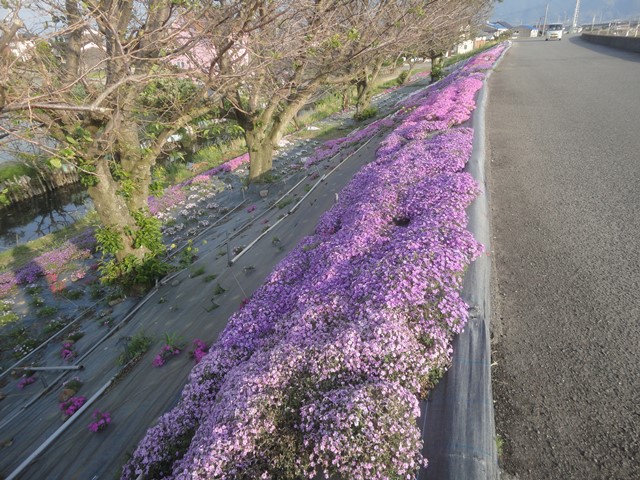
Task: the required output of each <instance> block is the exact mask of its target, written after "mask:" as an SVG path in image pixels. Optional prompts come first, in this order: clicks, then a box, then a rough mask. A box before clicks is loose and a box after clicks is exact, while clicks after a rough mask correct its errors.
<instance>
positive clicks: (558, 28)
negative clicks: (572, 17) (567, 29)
mask: <svg viewBox="0 0 640 480" xmlns="http://www.w3.org/2000/svg"><path fill="white" fill-rule="evenodd" d="M562 29H563V26H562V24H561V23H552V24H551V25H549V26H548V27H547V30H546V32H545V34H544V39H545V40H547V41H548V40H562Z"/></svg>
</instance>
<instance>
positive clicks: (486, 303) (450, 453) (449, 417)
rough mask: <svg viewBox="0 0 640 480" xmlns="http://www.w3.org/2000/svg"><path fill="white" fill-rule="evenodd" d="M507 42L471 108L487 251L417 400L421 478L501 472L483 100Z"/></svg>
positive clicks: (472, 270)
mask: <svg viewBox="0 0 640 480" xmlns="http://www.w3.org/2000/svg"><path fill="white" fill-rule="evenodd" d="M510 47H511V43H510V42H509V44H508V46H507V48H506V49H505V50H504V52H502V54H501V55H500V57H499V58H498V60H497V61H496V63H495V64H494V65H493V67H492V69H491V70H489V71H488V72H487V74H486V76H485V79H484V81H483V87H482V88H481V90H480V93H479V95H478V99H477V101H476V109H475V111H474V113H473V118H472V124H473V128H474V136H473V151H472V154H471V159H470V161H469V163H468V165H467V168H466V171H468V172H469V173H471V174H472V175H473V177H474V178H475V179H476V181H477V182H478V184H479V185H480V189H481V193H480V195H479V196H478V198H477V199H476V200H475V202H473V204H471V206H470V207H469V208H468V209H467V214H468V216H469V224H468V229H469V230H470V231H471V233H472V234H473V236H474V237H475V238H476V240H478V241H479V242H480V243H482V244H483V245H484V246H485V252H486V253H485V254H483V255H482V256H481V257H480V258H478V259H477V260H476V261H475V262H473V263H472V264H471V265H470V266H469V269H468V270H467V272H466V274H465V278H464V286H463V291H462V297H463V299H464V300H465V302H467V304H468V305H469V306H470V311H469V320H468V322H467V325H466V327H465V329H464V331H463V332H462V333H461V334H460V335H458V336H457V337H456V338H455V339H454V341H453V356H452V357H453V358H452V365H451V368H450V369H449V370H448V371H447V373H446V374H445V375H444V377H443V378H442V379H441V380H440V382H439V383H438V385H437V386H436V388H435V389H434V390H433V391H432V392H431V393H430V395H429V398H428V399H427V401H426V402H422V404H421V419H420V421H421V425H420V427H421V430H422V436H423V440H424V449H423V453H424V455H425V456H426V457H427V459H428V460H429V466H428V468H426V469H422V470H421V471H420V473H419V475H418V479H419V480H424V479H437V480H442V479H445V480H457V479H466V480H475V479H478V480H480V479H482V480H484V479H488V480H494V479H497V478H499V467H498V453H497V447H496V441H495V435H496V434H495V423H494V416H493V395H492V391H491V339H490V330H489V323H490V318H491V303H490V295H491V289H490V281H491V259H490V258H489V256H488V253H489V252H490V251H491V242H490V239H491V235H490V226H489V223H490V222H489V202H488V197H487V186H486V179H485V154H486V151H485V106H486V102H487V81H488V79H489V77H490V76H491V73H492V72H493V70H494V69H495V68H497V66H498V65H499V63H500V61H501V60H502V58H503V57H504V55H505V54H506V52H507V51H508V50H509V48H510Z"/></svg>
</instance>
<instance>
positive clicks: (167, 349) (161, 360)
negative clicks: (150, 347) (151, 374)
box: [153, 344, 182, 368]
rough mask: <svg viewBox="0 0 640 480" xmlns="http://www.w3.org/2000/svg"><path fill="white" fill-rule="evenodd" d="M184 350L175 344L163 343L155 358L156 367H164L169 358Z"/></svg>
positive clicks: (154, 364)
mask: <svg viewBox="0 0 640 480" xmlns="http://www.w3.org/2000/svg"><path fill="white" fill-rule="evenodd" d="M181 352H182V350H180V349H179V348H178V347H176V346H173V345H166V344H165V345H163V346H162V348H161V349H160V353H158V354H157V355H156V356H155V358H154V359H153V366H154V367H156V368H159V367H162V366H163V365H164V364H165V363H167V360H169V359H170V358H171V357H174V356H176V355H180V353H181Z"/></svg>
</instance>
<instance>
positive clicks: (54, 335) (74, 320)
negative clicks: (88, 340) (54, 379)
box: [0, 302, 100, 379]
mask: <svg viewBox="0 0 640 480" xmlns="http://www.w3.org/2000/svg"><path fill="white" fill-rule="evenodd" d="M99 303H100V302H96V303H94V304H93V305H90V306H88V307H87V308H86V309H85V310H84V311H83V312H82V313H81V314H80V315H78V316H77V317H76V318H75V319H73V320H72V321H71V322H70V323H68V324H66V325H65V326H64V327H63V328H61V329H60V330H58V331H57V332H56V333H54V334H53V335H51V336H50V337H49V338H47V339H46V340H45V341H44V342H42V343H41V344H40V345H38V346H37V347H36V348H34V349H33V350H31V351H30V352H29V353H27V354H26V355H25V356H24V357H22V358H21V359H20V360H18V361H17V362H16V363H14V364H13V365H11V366H10V367H9V368H7V369H6V370H5V371H4V372H0V379H1V378H3V377H4V376H5V375H7V374H8V373H9V372H10V371H11V370H15V369H16V368H18V366H19V365H20V364H21V363H22V362H24V361H26V360H27V359H29V358H30V357H31V356H32V355H34V354H35V353H36V352H37V351H39V350H40V349H41V348H43V347H44V346H46V345H47V344H48V343H49V342H51V341H52V340H53V339H55V338H56V337H58V336H59V335H60V334H61V333H63V332H64V331H65V330H66V329H68V328H69V327H71V326H72V325H74V324H75V323H76V322H78V321H79V320H81V319H82V318H83V317H84V316H85V315H86V314H87V313H88V312H89V311H90V310H91V309H92V308H93V307H95V306H96V305H98V304H99Z"/></svg>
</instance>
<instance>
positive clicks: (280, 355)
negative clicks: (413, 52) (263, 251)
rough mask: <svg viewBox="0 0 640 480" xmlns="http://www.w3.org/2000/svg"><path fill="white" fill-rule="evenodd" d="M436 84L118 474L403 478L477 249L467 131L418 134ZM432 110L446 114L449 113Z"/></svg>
mask: <svg viewBox="0 0 640 480" xmlns="http://www.w3.org/2000/svg"><path fill="white" fill-rule="evenodd" d="M489 52H491V51H489ZM483 55H485V54H483ZM483 58H484V60H483V61H485V62H489V60H486V58H493V59H494V60H495V58H497V55H495V56H494V55H493V54H490V53H487V54H486V55H485V57H483ZM470 63H471V62H470ZM467 65H469V63H467ZM474 65H475V66H474ZM479 65H484V64H481V63H478V62H476V63H474V64H472V67H473V68H471V67H470V68H469V72H468V75H474V77H473V78H474V79H475V78H476V77H475V75H476V73H475V72H476V71H477V70H476V67H478V66H479ZM478 68H479V67H478ZM459 76H462V75H459ZM456 85H458V87H456V88H455V89H454V90H448V91H447V92H445V93H443V94H442V95H443V100H442V101H443V102H445V103H446V104H447V105H449V106H452V105H453V103H452V102H453V101H450V100H447V98H452V97H448V95H450V94H451V92H453V94H454V95H453V96H459V97H461V98H462V99H463V100H464V101H470V98H472V96H471V95H470V94H469V96H467V93H464V94H463V95H459V93H461V92H466V90H465V88H466V87H465V85H471V82H466V83H465V82H462V83H458V84H456ZM443 86H444V85H443ZM462 87H465V88H462ZM438 91H439V90H437V89H433V90H432V91H431V92H430V93H429V95H427V96H422V97H421V99H414V100H415V104H414V105H413V106H412V107H411V109H413V110H411V109H407V110H406V111H405V112H404V113H403V115H405V117H404V119H405V122H404V123H402V124H401V125H399V126H398V127H397V129H396V130H395V131H394V132H393V133H392V134H391V135H390V136H389V137H388V140H387V142H385V144H384V146H383V147H382V148H381V149H380V150H379V151H378V153H377V156H376V159H375V161H373V162H371V163H370V164H368V165H367V166H365V167H364V168H363V169H362V170H361V171H360V172H359V173H358V174H356V175H355V176H354V178H353V179H352V181H351V182H350V183H349V185H347V187H345V189H344V190H343V191H342V192H341V193H340V196H339V201H338V202H337V203H336V205H335V206H334V207H333V208H332V209H331V210H329V211H328V212H326V213H325V214H324V215H323V216H322V217H321V219H320V220H319V222H318V225H317V227H316V230H315V233H314V234H313V235H311V236H309V237H307V238H305V239H304V240H303V241H302V242H301V243H300V245H298V247H297V248H296V249H294V250H293V251H292V252H291V253H290V254H289V255H287V257H286V258H285V259H284V260H283V261H282V262H281V263H280V264H279V265H278V266H277V267H276V268H275V269H274V270H273V272H272V273H271V274H270V275H269V277H268V278H267V280H266V281H265V283H264V285H263V286H262V287H260V288H259V289H258V290H257V291H256V292H255V293H254V294H253V295H252V297H251V299H250V301H249V302H248V303H247V304H246V305H245V307H244V308H243V309H241V310H239V311H238V312H236V313H235V314H234V315H233V316H232V317H231V318H230V319H229V322H228V325H227V327H226V328H225V330H224V331H223V332H222V333H221V334H220V336H219V338H218V340H217V342H216V343H215V344H214V345H213V346H212V347H211V348H210V350H209V353H208V354H206V355H205V356H204V357H203V358H202V360H201V361H200V363H198V364H197V365H196V366H194V368H193V370H192V372H191V375H190V378H189V381H188V383H187V385H186V386H185V388H184V390H183V392H182V395H181V399H180V401H179V402H178V404H177V406H176V407H175V408H173V409H172V410H171V411H169V412H168V413H166V414H165V415H163V416H162V417H161V418H160V419H159V421H158V424H157V425H155V426H154V427H152V428H151V429H149V431H148V432H147V435H146V436H145V438H144V439H143V440H142V441H141V442H140V444H139V445H138V447H137V449H136V451H135V452H134V454H133V458H132V459H131V460H130V461H129V462H128V463H127V464H126V465H125V466H124V468H123V474H122V478H123V479H132V478H137V477H138V476H140V475H142V476H143V477H145V478H172V479H205V478H221V479H222V478H227V479H231V478H238V476H239V475H240V474H242V476H243V477H245V478H263V479H276V478H285V477H283V476H282V472H283V471H286V472H288V474H287V476H286V478H308V479H314V478H318V477H319V476H323V477H324V478H349V479H363V480H364V479H385V478H390V477H393V478H406V479H413V478H415V474H416V471H417V469H418V468H419V467H420V466H422V465H425V464H426V459H424V458H423V456H422V454H421V448H422V442H421V438H420V431H419V429H418V428H417V427H416V420H417V418H418V416H419V400H420V399H423V398H425V396H426V394H427V392H428V391H429V389H430V388H431V387H432V386H433V380H432V378H433V377H434V376H436V377H437V376H438V375H439V374H441V373H442V372H443V371H444V370H445V369H446V368H447V367H448V365H449V362H450V359H451V353H452V339H453V336H454V335H455V334H456V333H459V332H461V331H462V329H463V327H464V325H465V323H466V321H467V318H468V311H467V310H468V307H467V305H466V304H465V303H464V301H463V300H462V298H461V297H460V290H461V286H462V278H463V273H464V270H465V268H466V267H467V266H468V265H469V263H470V262H471V261H473V260H474V259H475V258H477V257H478V256H479V255H480V254H481V253H482V251H483V248H482V246H481V245H480V244H479V243H478V242H477V241H476V240H475V239H474V238H473V236H472V235H471V234H470V232H469V231H468V230H467V229H466V223H467V219H466V214H465V209H466V207H467V206H468V205H469V204H470V203H471V202H472V201H473V199H474V198H475V197H476V195H477V194H478V186H477V184H476V182H475V181H474V180H473V178H472V177H471V176H470V175H469V174H467V173H465V172H463V171H462V170H463V167H464V165H465V162H466V161H467V160H468V159H469V157H470V154H471V149H472V140H473V131H472V130H471V129H469V128H456V129H452V130H451V129H450V130H445V131H443V132H441V133H437V134H435V135H427V133H428V132H430V131H431V130H429V129H430V128H431V127H430V125H429V124H428V123H425V122H428V121H431V120H432V119H430V118H429V112H428V111H426V110H425V109H423V110H420V107H421V105H422V103H424V102H429V103H430V104H431V105H436V106H437V105H438V101H437V99H434V98H433V97H434V96H436V97H437V96H438ZM465 108H466V109H467V110H468V111H469V109H470V108H471V109H472V108H473V105H471V104H469V105H467V107H465ZM415 111H420V112H421V115H423V116H422V117H419V116H418V115H414V116H413V117H411V119H409V115H411V114H412V113H413V112H415ZM442 116H443V118H442V119H440V120H441V121H442V122H443V123H442V125H446V128H449V127H450V126H451V125H453V124H455V123H456V122H457V121H459V119H460V118H461V116H460V115H459V113H458V112H457V111H455V109H452V108H446V109H443V110H442ZM409 124H410V125H409ZM408 127H410V128H408ZM185 445H186V447H184V446H185ZM181 446H182V447H181Z"/></svg>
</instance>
